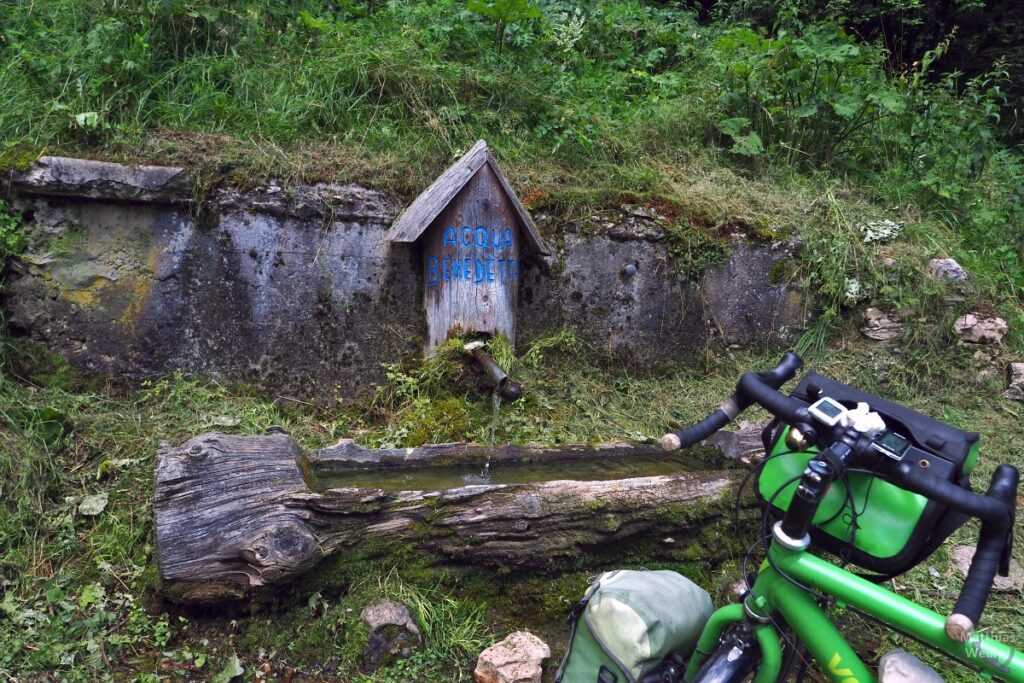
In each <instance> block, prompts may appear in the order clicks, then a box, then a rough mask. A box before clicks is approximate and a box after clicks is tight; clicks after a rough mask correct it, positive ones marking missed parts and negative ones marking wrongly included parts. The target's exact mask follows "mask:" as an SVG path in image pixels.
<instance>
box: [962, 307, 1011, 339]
mask: <svg viewBox="0 0 1024 683" xmlns="http://www.w3.org/2000/svg"><path fill="white" fill-rule="evenodd" d="M953 329H954V330H955V331H956V333H957V334H958V335H960V339H962V340H963V341H965V342H967V343H968V344H998V343H1000V342H1001V341H1003V337H1004V336H1005V335H1006V331H1007V329H1009V328H1008V327H1007V325H1006V321H1005V320H1003V319H1002V318H987V317H983V316H981V315H979V314H977V313H968V314H967V315H963V316H960V317H959V318H957V321H956V322H955V323H954V324H953Z"/></svg>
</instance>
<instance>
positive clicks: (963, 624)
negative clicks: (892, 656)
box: [894, 463, 1020, 643]
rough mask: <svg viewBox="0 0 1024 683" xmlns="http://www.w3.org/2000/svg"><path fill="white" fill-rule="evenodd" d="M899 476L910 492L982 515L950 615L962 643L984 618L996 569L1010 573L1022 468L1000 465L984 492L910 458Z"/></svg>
mask: <svg viewBox="0 0 1024 683" xmlns="http://www.w3.org/2000/svg"><path fill="white" fill-rule="evenodd" d="M894 479H895V480H896V483H898V484H899V485H900V486H902V487H903V488H905V489H907V490H909V491H914V492H915V493H920V494H921V495H924V496H926V497H928V498H930V499H932V500H936V501H939V502H940V503H943V504H945V505H947V506H948V507H950V508H953V509H954V510H959V511H960V512H963V513H965V514H968V515H971V516H972V517H977V518H978V519H980V520H981V531H980V533H979V534H978V544H977V546H976V548H975V551H974V557H973V558H972V559H971V566H970V569H968V571H967V578H965V579H964V585H963V588H961V589H960V595H959V597H958V598H957V601H956V606H955V607H954V608H953V612H952V614H950V615H949V617H948V618H947V619H946V635H948V636H949V637H950V638H952V639H953V640H955V641H957V642H961V643H963V642H966V641H967V639H968V638H970V636H971V634H972V633H973V632H974V627H975V626H976V625H977V624H978V622H979V621H980V619H981V613H982V611H983V610H984V609H985V603H986V602H988V596H989V593H991V592H992V584H993V582H994V581H995V578H996V572H997V571H998V572H999V573H1001V574H1002V575H1003V576H1005V575H1006V573H1007V570H1008V567H1006V566H1005V563H1004V562H1003V561H1002V560H1003V559H1004V558H1005V557H1007V555H1008V550H1009V548H1010V543H1011V542H1012V533H1013V523H1014V518H1015V517H1016V507H1017V484H1018V482H1019V480H1020V473H1019V472H1018V471H1017V468H1016V467H1011V466H1010V465H1000V466H999V467H997V468H996V471H995V473H994V474H993V475H992V483H991V484H990V485H989V487H988V491H986V492H985V495H983V496H980V495H978V494H976V493H972V492H970V491H967V490H965V489H962V488H960V487H959V486H956V485H955V484H953V483H951V482H948V481H945V480H943V479H939V478H938V477H936V476H934V475H932V474H929V473H927V472H925V471H924V470H922V469H921V468H919V467H914V466H913V465H911V464H910V463H901V464H900V466H899V467H898V468H897V469H896V476H895V477H894Z"/></svg>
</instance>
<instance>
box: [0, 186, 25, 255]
mask: <svg viewBox="0 0 1024 683" xmlns="http://www.w3.org/2000/svg"><path fill="white" fill-rule="evenodd" d="M24 249H25V233H24V232H23V231H22V229H21V218H20V217H19V216H18V215H17V214H16V213H14V212H13V211H11V210H10V209H8V207H7V202H5V201H4V200H2V199H0V264H2V262H3V260H4V259H5V258H7V257H9V256H17V255H18V254H20V253H21V252H22V251H24Z"/></svg>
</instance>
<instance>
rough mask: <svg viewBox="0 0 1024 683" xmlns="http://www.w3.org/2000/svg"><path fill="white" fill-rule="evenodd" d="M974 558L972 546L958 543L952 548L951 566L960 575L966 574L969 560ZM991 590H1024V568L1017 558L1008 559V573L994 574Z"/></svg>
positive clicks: (969, 566)
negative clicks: (994, 578)
mask: <svg viewBox="0 0 1024 683" xmlns="http://www.w3.org/2000/svg"><path fill="white" fill-rule="evenodd" d="M973 558H974V548H973V547H971V546H969V545H958V546H957V547H955V548H953V566H954V567H955V568H956V571H957V572H959V574H960V575H961V576H967V571H968V570H969V569H970V568H971V560H972V559H973ZM992 590H994V591H998V592H1004V593H1006V592H1010V591H1021V590H1024V569H1022V568H1021V566H1020V563H1019V562H1017V560H1014V559H1011V560H1010V575H1009V576H998V575H997V576H996V580H995V581H994V582H993V583H992Z"/></svg>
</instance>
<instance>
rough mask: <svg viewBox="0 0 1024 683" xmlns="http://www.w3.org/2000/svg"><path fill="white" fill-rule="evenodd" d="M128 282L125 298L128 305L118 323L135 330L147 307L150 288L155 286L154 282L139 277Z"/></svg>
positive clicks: (129, 279) (133, 277)
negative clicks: (140, 316)
mask: <svg viewBox="0 0 1024 683" xmlns="http://www.w3.org/2000/svg"><path fill="white" fill-rule="evenodd" d="M126 280H128V281H127V282H125V290H126V292H125V296H126V298H127V299H128V303H127V305H126V306H125V307H124V311H123V312H122V313H121V317H120V318H118V321H117V322H119V323H121V324H122V325H128V326H130V327H132V328H134V327H135V323H136V322H138V319H139V315H141V314H142V309H143V308H144V307H145V305H146V298H147V297H148V296H149V288H150V287H151V286H152V285H153V281H152V280H150V279H149V278H146V277H141V276H138V275H136V276H132V277H131V278H126Z"/></svg>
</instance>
